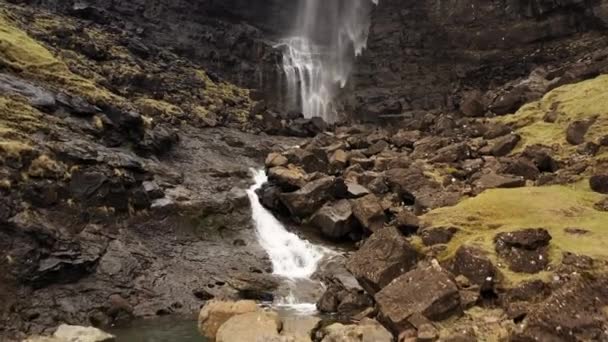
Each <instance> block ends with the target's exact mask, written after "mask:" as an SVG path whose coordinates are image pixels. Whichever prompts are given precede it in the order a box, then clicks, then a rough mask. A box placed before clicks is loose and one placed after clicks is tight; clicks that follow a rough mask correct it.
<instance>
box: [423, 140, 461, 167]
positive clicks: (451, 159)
mask: <svg viewBox="0 0 608 342" xmlns="http://www.w3.org/2000/svg"><path fill="white" fill-rule="evenodd" d="M470 157H471V149H470V148H469V146H468V145H467V144H466V143H458V144H453V145H448V146H446V147H442V148H441V149H439V150H438V151H437V153H436V154H435V156H434V157H432V158H431V159H430V161H431V162H432V163H455V162H458V161H461V160H465V159H468V158H470Z"/></svg>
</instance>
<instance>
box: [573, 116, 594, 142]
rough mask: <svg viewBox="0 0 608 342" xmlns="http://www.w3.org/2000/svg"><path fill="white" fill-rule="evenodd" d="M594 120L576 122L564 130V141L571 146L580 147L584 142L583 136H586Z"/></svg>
mask: <svg viewBox="0 0 608 342" xmlns="http://www.w3.org/2000/svg"><path fill="white" fill-rule="evenodd" d="M594 122H595V119H589V120H577V121H574V122H572V123H570V125H568V128H567V129H566V141H567V142H568V143H570V144H571V145H580V144H582V143H584V142H585V135H587V131H589V128H591V126H592V125H593V123H594Z"/></svg>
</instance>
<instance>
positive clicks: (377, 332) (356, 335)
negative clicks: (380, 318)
mask: <svg viewBox="0 0 608 342" xmlns="http://www.w3.org/2000/svg"><path fill="white" fill-rule="evenodd" d="M317 337H318V339H319V340H320V341H321V342H392V341H393V335H391V333H390V332H389V331H388V330H386V328H384V327H383V326H382V325H381V324H380V323H378V322H377V321H375V320H372V319H369V318H366V319H363V320H361V322H359V324H357V325H344V324H341V323H334V324H331V325H328V326H326V327H324V328H322V329H321V330H320V331H318V332H317Z"/></svg>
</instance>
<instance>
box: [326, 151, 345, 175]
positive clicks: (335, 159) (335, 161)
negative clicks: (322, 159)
mask: <svg viewBox="0 0 608 342" xmlns="http://www.w3.org/2000/svg"><path fill="white" fill-rule="evenodd" d="M346 166H348V153H346V152H345V151H344V150H341V149H340V150H336V151H335V152H334V153H333V154H332V155H331V156H330V157H329V170H330V173H332V174H336V173H338V172H340V171H342V170H344V169H345V168H346Z"/></svg>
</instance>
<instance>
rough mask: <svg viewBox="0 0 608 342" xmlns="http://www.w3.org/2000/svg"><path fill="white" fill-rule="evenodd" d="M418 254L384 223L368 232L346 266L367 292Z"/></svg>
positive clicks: (397, 273) (395, 274) (408, 266)
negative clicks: (377, 228) (377, 229)
mask: <svg viewBox="0 0 608 342" xmlns="http://www.w3.org/2000/svg"><path fill="white" fill-rule="evenodd" d="M418 258H419V255H418V252H417V251H416V249H415V248H414V247H413V246H412V245H411V244H410V243H409V242H408V241H407V240H406V239H405V238H404V237H403V236H402V235H401V234H400V233H399V231H398V230H397V229H396V228H393V227H386V228H383V229H381V230H380V231H378V232H376V233H374V234H372V236H371V237H370V238H368V239H367V240H366V241H365V243H364V244H363V246H361V248H360V249H359V250H358V251H356V252H355V253H353V255H352V256H351V257H350V258H349V259H348V261H347V264H346V267H347V268H348V270H349V271H350V272H351V273H352V274H353V275H354V276H355V277H356V278H357V280H358V281H359V283H360V284H361V286H362V287H363V288H364V289H365V290H366V291H367V292H368V293H371V294H374V293H376V292H378V291H380V290H381V289H382V288H384V287H385V286H386V285H388V284H389V283H390V282H391V281H392V280H393V279H395V278H397V277H398V276H400V275H401V274H403V273H405V272H407V271H409V270H411V269H412V268H413V267H414V266H415V265H416V263H417V262H418Z"/></svg>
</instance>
